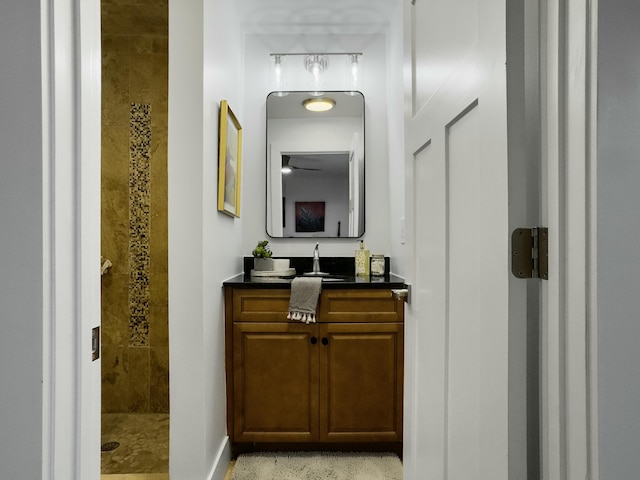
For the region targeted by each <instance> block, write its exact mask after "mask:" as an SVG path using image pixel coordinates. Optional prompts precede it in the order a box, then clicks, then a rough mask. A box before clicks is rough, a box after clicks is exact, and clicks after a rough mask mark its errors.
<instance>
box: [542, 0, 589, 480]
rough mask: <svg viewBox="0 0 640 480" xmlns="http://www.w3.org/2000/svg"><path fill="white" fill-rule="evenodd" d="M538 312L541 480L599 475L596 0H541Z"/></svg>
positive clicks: (576, 478) (575, 478)
mask: <svg viewBox="0 0 640 480" xmlns="http://www.w3.org/2000/svg"><path fill="white" fill-rule="evenodd" d="M540 7H541V8H540V12H541V28H542V30H541V32H540V33H541V35H540V38H541V45H540V47H541V48H540V53H541V77H540V78H541V104H542V105H541V106H542V166H543V181H542V185H543V187H542V197H543V205H542V217H543V218H542V222H543V224H544V225H546V226H548V227H549V281H548V282H543V291H542V318H541V370H540V371H541V457H542V465H541V471H542V478H543V479H545V480H556V479H557V480H578V479H580V480H583V479H585V478H588V479H597V478H598V453H597V417H596V413H597V397H596V393H597V384H596V382H595V380H596V369H595V366H596V351H595V346H596V331H597V328H596V321H597V318H596V313H597V312H596V304H595V302H596V272H595V268H596V256H595V254H596V247H597V245H596V213H597V212H596V208H595V205H596V203H595V200H596V185H595V178H596V176H595V172H596V151H597V150H596V148H595V142H596V131H595V128H596V122H595V118H596V108H597V104H596V101H595V98H596V97H595V95H596V81H597V77H596V68H597V62H596V55H597V52H596V47H597V42H596V38H597V0H592V1H591V2H585V1H581V0H564V1H561V2H556V1H552V0H541V2H540Z"/></svg>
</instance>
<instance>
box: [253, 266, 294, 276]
mask: <svg viewBox="0 0 640 480" xmlns="http://www.w3.org/2000/svg"><path fill="white" fill-rule="evenodd" d="M250 273H251V276H252V277H284V278H286V277H295V275H296V269H295V268H290V269H288V270H280V271H276V270H251V272H250Z"/></svg>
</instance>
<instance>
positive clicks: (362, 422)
mask: <svg viewBox="0 0 640 480" xmlns="http://www.w3.org/2000/svg"><path fill="white" fill-rule="evenodd" d="M289 295H290V290H288V289H242V288H226V289H225V302H226V303H225V309H226V324H225V325H226V348H227V357H226V358H227V415H228V416H227V422H228V430H229V435H230V437H231V440H232V442H240V443H246V442H258V443H291V442H299V443H310V442H313V443H330V444H334V443H335V444H337V443H341V444H349V443H361V444H362V443H371V442H401V441H402V390H403V347H404V340H403V331H404V325H403V322H404V308H403V304H402V302H399V301H396V300H394V299H393V298H392V297H391V293H390V291H389V290H384V289H383V290H380V289H361V290H349V289H331V290H325V291H323V292H322V293H321V297H320V301H319V308H318V323H316V324H310V325H305V324H304V323H300V322H292V321H289V320H287V318H286V315H287V309H288V306H289Z"/></svg>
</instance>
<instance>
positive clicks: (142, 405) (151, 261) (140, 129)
mask: <svg viewBox="0 0 640 480" xmlns="http://www.w3.org/2000/svg"><path fill="white" fill-rule="evenodd" d="M167 2H168V0H102V188H101V192H102V213H101V221H102V246H101V254H102V255H103V256H104V257H105V258H108V259H109V260H111V262H112V263H113V267H111V269H110V270H109V272H108V273H107V274H106V275H104V276H103V277H102V410H103V412H105V413H129V412H144V413H147V412H150V413H151V412H153V413H168V412H169V328H168V287H167V285H168V275H167V270H168V256H167V243H168V241H167V238H168V230H167V123H168V120H167V104H168V3H167Z"/></svg>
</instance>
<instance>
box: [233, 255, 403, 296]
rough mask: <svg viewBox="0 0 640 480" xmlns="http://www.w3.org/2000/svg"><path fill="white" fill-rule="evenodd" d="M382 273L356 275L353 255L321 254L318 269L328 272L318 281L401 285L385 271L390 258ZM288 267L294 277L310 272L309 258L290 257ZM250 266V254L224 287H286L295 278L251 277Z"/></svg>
mask: <svg viewBox="0 0 640 480" xmlns="http://www.w3.org/2000/svg"><path fill="white" fill-rule="evenodd" d="M385 260H386V262H385V264H386V267H385V272H386V273H385V275H384V276H379V277H377V276H366V277H360V276H356V275H355V274H354V271H355V261H354V259H353V257H325V258H320V267H321V270H322V271H326V272H328V273H330V274H331V275H330V276H329V278H330V280H329V281H323V282H322V288H323V289H338V288H349V289H354V288H356V289H359V288H380V289H383V288H405V287H406V285H405V283H404V278H402V277H399V276H397V275H394V274H392V273H389V268H390V260H389V257H386V258H385ZM290 263H291V268H294V269H295V270H296V276H300V275H302V274H303V273H305V272H309V271H311V265H312V261H311V258H310V257H291V258H290ZM252 268H253V257H244V272H245V273H241V274H239V275H236V276H235V277H233V278H230V279H229V280H226V281H224V282H223V286H225V287H234V288H290V286H291V281H292V280H293V278H295V277H293V276H292V277H253V276H251V274H250V273H249V272H251V269H252Z"/></svg>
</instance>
